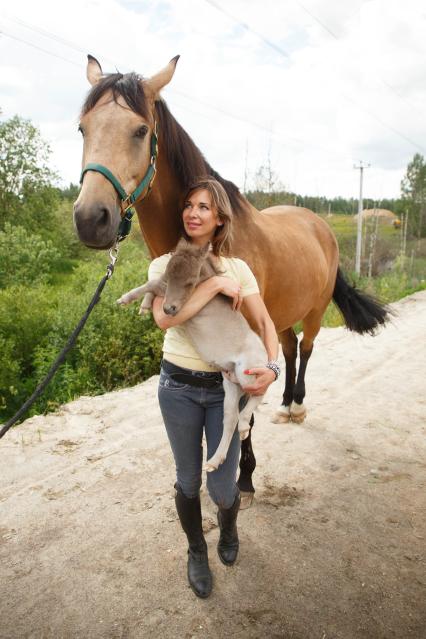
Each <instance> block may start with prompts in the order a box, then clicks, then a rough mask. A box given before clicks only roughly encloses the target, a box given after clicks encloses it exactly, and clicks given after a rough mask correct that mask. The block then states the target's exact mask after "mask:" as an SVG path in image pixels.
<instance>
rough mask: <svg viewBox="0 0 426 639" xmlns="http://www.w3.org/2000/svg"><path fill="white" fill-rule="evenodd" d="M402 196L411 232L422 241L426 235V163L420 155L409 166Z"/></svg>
mask: <svg viewBox="0 0 426 639" xmlns="http://www.w3.org/2000/svg"><path fill="white" fill-rule="evenodd" d="M401 195H402V199H403V202H404V204H405V210H406V212H408V229H409V232H410V233H411V234H413V235H415V236H416V237H417V238H419V239H420V238H421V237H424V236H425V235H426V163H425V159H424V157H423V156H422V155H421V154H420V153H416V154H415V156H414V157H413V159H412V160H411V162H410V163H409V164H408V166H407V172H406V174H405V176H404V178H403V180H402V182H401Z"/></svg>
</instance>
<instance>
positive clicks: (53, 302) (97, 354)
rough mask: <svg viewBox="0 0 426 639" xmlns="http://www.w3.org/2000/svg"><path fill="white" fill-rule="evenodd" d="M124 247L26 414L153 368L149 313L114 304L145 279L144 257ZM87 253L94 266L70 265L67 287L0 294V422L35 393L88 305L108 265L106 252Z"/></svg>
mask: <svg viewBox="0 0 426 639" xmlns="http://www.w3.org/2000/svg"><path fill="white" fill-rule="evenodd" d="M126 249H127V250H126V251H124V250H123V249H122V252H123V253H124V252H125V253H127V255H126V256H124V255H123V257H121V256H120V261H119V262H118V263H117V267H116V270H115V273H114V276H113V278H112V279H111V280H110V281H109V282H107V284H106V287H105V289H104V292H103V294H102V297H101V300H100V301H99V303H98V304H97V305H96V306H95V308H94V309H93V311H92V314H91V315H90V317H89V319H88V321H87V324H86V326H85V328H84V329H83V331H82V333H81V334H80V337H79V339H78V341H77V344H76V346H75V347H74V348H73V349H72V350H71V351H70V353H69V354H68V356H67V360H66V363H65V364H63V365H62V366H61V367H60V369H59V370H58V372H57V373H56V375H55V377H54V378H53V380H52V382H51V383H50V385H49V386H48V387H47V389H46V390H45V392H44V393H43V395H42V396H41V397H40V399H39V400H38V401H37V402H36V403H35V405H34V406H33V408H32V409H31V411H30V413H29V414H34V413H39V412H43V411H46V410H50V409H52V408H54V407H55V406H58V405H59V404H61V403H63V402H66V401H69V400H71V399H74V398H76V397H78V396H79V395H82V394H99V393H104V392H107V391H111V390H113V389H115V388H120V387H123V386H130V385H134V384H136V383H138V382H141V381H143V380H144V379H147V378H148V377H150V376H151V375H154V374H156V373H158V371H159V367H160V360H161V347H162V342H163V334H162V332H161V331H160V329H158V328H157V326H156V325H155V323H154V321H153V319H152V316H151V315H144V316H139V315H138V308H139V305H138V304H137V303H135V304H134V305H131V306H129V307H121V306H118V305H117V304H116V300H117V299H118V297H120V296H121V294H122V293H123V292H124V291H126V290H129V289H131V288H134V287H135V286H136V285H138V284H140V283H142V282H143V281H145V280H146V271H147V266H148V260H147V259H146V258H145V257H142V259H141V252H140V248H139V247H138V246H137V245H131V244H129V245H128V246H127V247H126ZM93 257H94V262H93V263H82V264H80V265H79V266H78V267H77V268H76V269H75V270H74V272H73V273H72V275H70V277H69V281H68V282H67V284H66V285H65V286H64V285H63V284H62V285H61V286H55V287H52V286H47V285H43V284H42V285H36V286H33V287H31V288H26V287H23V286H14V287H10V288H8V289H5V290H3V291H0V348H1V347H2V355H1V358H2V362H1V369H2V371H3V373H2V376H1V377H0V381H1V391H0V409H1V412H0V419H6V418H8V417H10V416H11V415H12V414H14V413H15V412H16V410H17V409H18V408H19V406H20V405H21V404H22V403H23V402H24V401H25V400H26V399H27V397H28V396H29V395H30V394H31V393H32V392H33V390H34V389H35V387H36V385H37V384H38V383H39V382H40V381H41V380H42V379H43V378H44V376H45V375H46V373H47V371H48V369H49V368H50V366H51V364H52V362H53V361H54V359H55V358H56V356H57V355H58V353H59V352H60V351H61V349H62V348H63V346H64V344H65V343H66V341H67V339H68V337H69V335H70V334H71V332H72V331H73V329H74V327H75V326H76V325H77V323H78V322H79V320H80V318H81V316H82V315H83V313H84V311H85V310H86V308H87V305H88V303H89V301H90V299H91V298H92V296H93V294H94V291H95V289H96V286H97V284H98V283H99V281H100V279H101V277H102V276H103V274H104V272H105V268H104V267H105V266H106V263H107V260H106V259H105V258H106V256H105V254H104V253H103V254H98V255H96V254H93ZM137 261H138V262H139V266H138V267H137V268H135V264H136V263H137ZM102 263H103V267H102V268H100V265H101V264H102Z"/></svg>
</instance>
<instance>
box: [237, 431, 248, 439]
mask: <svg viewBox="0 0 426 639" xmlns="http://www.w3.org/2000/svg"><path fill="white" fill-rule="evenodd" d="M238 432H239V433H240V439H241V441H244V439H247V437H248V436H249V435H250V429H248V430H240V431H238Z"/></svg>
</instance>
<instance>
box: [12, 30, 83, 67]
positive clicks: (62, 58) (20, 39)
mask: <svg viewBox="0 0 426 639" xmlns="http://www.w3.org/2000/svg"><path fill="white" fill-rule="evenodd" d="M0 35H3V36H6V37H7V38H11V39H12V40H16V41H17V42H22V43H23V44H26V45H27V46H29V47H33V48H34V49H37V50H38V51H42V52H43V53H47V54H48V55H51V56H53V57H54V58H59V60H63V61H64V62H68V63H69V64H73V65H74V66H75V67H79V68H81V64H78V63H77V62H73V61H72V60H68V58H64V57H63V56H61V55H58V54H57V53H52V51H47V49H43V48H42V47H39V46H38V45H36V44H33V43H32V42H27V41H26V40H23V39H22V38H18V37H17V36H13V35H11V34H10V33H6V32H5V31H0Z"/></svg>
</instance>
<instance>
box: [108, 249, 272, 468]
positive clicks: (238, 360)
mask: <svg viewBox="0 0 426 639" xmlns="http://www.w3.org/2000/svg"><path fill="white" fill-rule="evenodd" d="M220 274H221V271H220V270H219V269H218V268H217V267H216V266H215V265H214V263H213V261H212V259H211V257H210V255H209V248H208V245H207V246H205V247H202V248H200V247H197V246H195V245H192V244H190V243H189V242H187V241H186V240H184V239H182V240H180V242H179V244H178V245H177V247H176V250H175V252H174V253H173V255H172V257H171V258H170V261H169V262H168V264H167V267H166V271H165V273H164V275H162V277H160V278H159V279H156V280H152V281H150V282H147V284H144V286H140V287H138V288H134V289H133V290H131V291H129V292H128V293H125V294H124V295H122V297H120V299H119V300H117V303H118V304H129V303H130V302H133V301H134V300H136V299H139V298H140V297H141V296H142V295H144V296H145V297H144V299H143V302H142V304H141V308H140V312H141V313H144V312H148V311H149V310H150V309H151V308H152V302H153V300H154V298H155V297H156V296H157V295H160V296H162V297H164V302H163V310H164V312H165V313H166V314H168V315H173V316H174V315H176V314H177V313H178V312H179V311H180V309H181V308H182V306H183V305H184V304H185V302H186V301H187V300H188V299H189V297H190V296H191V294H192V293H193V291H194V289H195V287H196V286H197V285H198V284H200V283H201V282H203V281H204V280H207V279H208V278H210V277H212V276H214V275H220ZM182 326H184V327H185V331H186V333H187V335H188V337H189V339H190V340H191V341H192V343H193V345H194V347H195V349H196V350H197V352H198V353H199V355H200V357H201V358H202V359H203V360H204V361H205V362H207V363H208V364H210V365H211V366H214V367H215V368H217V369H219V370H221V371H223V372H224V373H226V375H224V377H223V388H224V391H225V399H224V419H223V434H222V438H221V440H220V443H219V446H218V448H217V450H216V452H215V453H214V455H213V456H212V457H211V458H210V459H208V460H207V464H206V470H207V471H213V470H216V469H217V468H218V467H219V465H220V464H222V463H223V462H224V461H225V459H226V455H227V453H228V448H229V444H230V442H231V439H232V436H233V434H234V431H235V428H236V424H237V423H238V431H239V434H240V438H241V439H245V438H246V437H248V435H249V430H250V425H249V420H250V418H251V415H252V413H253V411H254V410H255V409H256V408H257V406H258V404H259V403H260V402H261V400H262V397H263V396H261V395H259V396H250V397H249V400H248V402H247V404H246V405H245V407H244V408H243V410H242V411H241V413H240V414H239V413H238V405H239V400H240V398H241V397H242V396H243V395H244V391H243V388H242V387H243V386H246V385H248V384H250V383H251V382H252V381H253V375H246V374H245V373H244V371H245V370H247V369H250V368H255V367H260V366H265V364H266V362H267V361H268V355H267V352H266V348H265V346H264V344H263V342H262V340H261V339H260V337H259V336H258V335H257V334H256V333H255V332H254V331H253V330H252V329H251V328H250V326H249V324H248V322H247V320H246V319H245V318H244V317H243V315H241V313H239V312H236V311H233V310H232V307H231V300H230V298H229V297H227V296H225V295H222V294H219V295H216V297H214V298H213V299H212V300H211V301H210V302H208V304H206V305H205V306H204V308H202V309H201V310H200V311H199V312H198V313H197V314H196V315H194V317H191V318H190V319H189V320H187V321H186V322H184V324H182ZM219 327H220V332H219V330H218V328H219Z"/></svg>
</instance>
